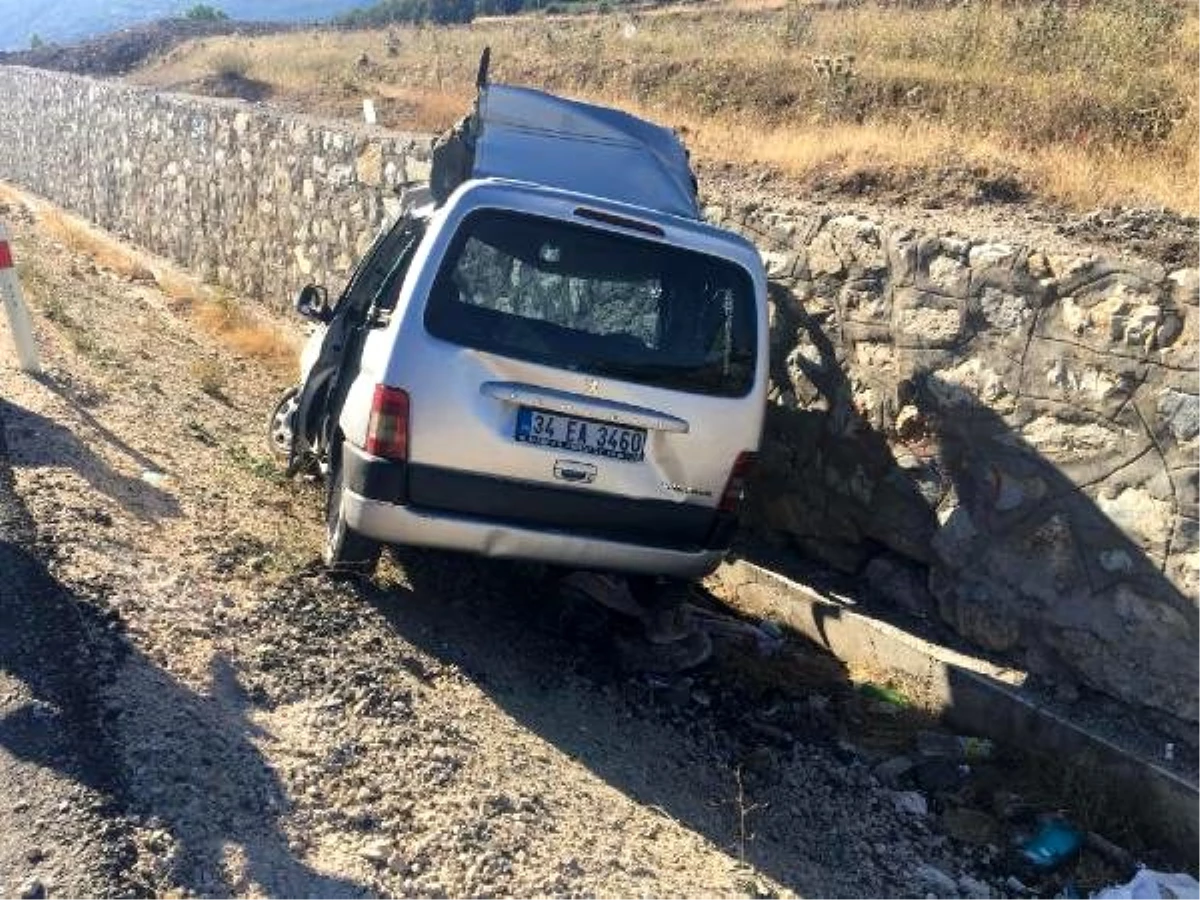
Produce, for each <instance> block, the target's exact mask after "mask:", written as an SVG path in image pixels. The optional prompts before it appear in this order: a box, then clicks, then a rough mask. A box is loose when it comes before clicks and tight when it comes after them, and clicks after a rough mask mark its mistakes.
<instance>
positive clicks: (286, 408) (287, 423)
mask: <svg viewBox="0 0 1200 900" xmlns="http://www.w3.org/2000/svg"><path fill="white" fill-rule="evenodd" d="M299 406H300V385H298V384H294V385H292V386H291V387H290V388H288V389H287V390H286V391H284V392H283V396H281V397H280V398H279V402H278V403H276V404H275V408H274V409H273V410H271V415H270V417H269V418H268V419H267V447H269V448H270V450H271V455H272V456H274V457H275V459H277V460H278V461H279V462H281V463H285V462H287V461H288V459H289V458H290V457H291V455H292V435H293V430H292V429H293V424H294V423H293V420H294V418H295V415H296V409H297V407H299Z"/></svg>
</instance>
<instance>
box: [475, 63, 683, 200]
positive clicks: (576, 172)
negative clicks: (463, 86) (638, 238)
mask: <svg viewBox="0 0 1200 900" xmlns="http://www.w3.org/2000/svg"><path fill="white" fill-rule="evenodd" d="M478 115H479V120H478V124H479V132H478V137H477V138H476V144H475V159H474V164H473V166H472V175H473V176H474V177H475V178H489V177H490V178H508V179H513V180H516V181H529V182H533V183H535V184H541V185H546V186H548V187H557V188H562V189H564V190H569V191H572V192H574V193H579V194H588V195H591V196H594V197H604V198H606V199H609V200H615V201H617V202H620V203H629V204H632V205H634V206H640V207H643V208H646V209H653V210H658V211H659V212H664V213H668V214H671V215H676V216H683V217H685V218H689V219H698V218H699V217H700V212H699V207H698V204H697V201H696V186H695V185H696V182H695V177H694V176H693V174H692V170H691V167H690V165H689V164H688V157H687V151H686V150H684V147H683V144H682V143H681V142H680V141H679V138H677V137H676V136H675V134H674V132H672V131H670V130H669V129H667V128H663V127H661V126H659V125H654V124H652V123H650V122H647V121H645V120H644V119H639V118H637V117H636V116H631V115H629V114H628V113H624V112H621V111H620V110H616V109H610V108H608V107H604V106H594V105H592V104H590V103H582V102H580V101H578V100H568V99H566V98H563V97H556V96H554V95H552V94H547V93H544V92H543V91H538V90H534V89H532V88H525V87H514V86H511V85H505V84H489V85H487V86H485V87H484V88H483V89H482V90H481V91H480V98H479V113H478Z"/></svg>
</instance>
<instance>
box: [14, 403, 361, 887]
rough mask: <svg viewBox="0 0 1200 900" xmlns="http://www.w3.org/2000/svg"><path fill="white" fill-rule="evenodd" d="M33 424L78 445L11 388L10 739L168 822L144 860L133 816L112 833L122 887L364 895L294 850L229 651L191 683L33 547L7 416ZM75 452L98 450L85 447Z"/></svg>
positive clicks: (148, 817) (118, 806) (128, 810)
mask: <svg viewBox="0 0 1200 900" xmlns="http://www.w3.org/2000/svg"><path fill="white" fill-rule="evenodd" d="M31 424H34V425H36V427H38V428H39V429H42V428H47V429H49V430H50V433H51V434H52V435H53V438H52V446H51V449H48V450H47V451H46V452H47V453H48V454H50V456H48V457H47V459H55V458H57V457H54V456H53V454H54V453H55V450H54V449H53V445H54V444H62V443H63V442H69V443H70V444H71V445H72V446H74V447H75V448H78V444H77V442H75V440H74V438H70V437H69V436H64V435H63V434H62V433H61V432H62V429H59V428H58V427H57V426H54V425H52V424H51V423H47V422H45V421H44V420H42V421H33V422H31V419H30V414H29V413H26V412H23V411H18V410H16V408H15V407H14V406H13V405H12V404H8V403H3V402H2V401H0V670H3V672H4V673H6V675H8V676H9V677H10V678H12V679H15V680H17V681H19V682H21V683H22V684H23V685H24V688H23V691H22V693H25V694H28V695H29V700H28V702H27V703H25V704H23V705H21V706H19V707H18V708H16V709H13V710H11V711H9V712H8V713H7V714H6V715H4V716H3V718H0V747H2V748H3V749H4V750H6V751H7V752H8V753H10V754H11V755H12V756H14V757H16V758H18V759H21V760H25V761H27V762H29V763H33V764H35V765H37V766H42V767H45V768H48V769H52V770H55V771H58V772H60V773H61V774H62V775H64V776H66V777H67V778H69V779H71V780H74V781H76V782H79V783H81V784H86V785H88V786H90V787H92V788H94V789H95V790H97V791H99V792H100V793H101V794H102V795H104V796H106V797H108V798H110V800H111V808H110V810H109V813H110V814H111V815H112V816H118V817H124V818H123V819H122V821H124V822H126V823H129V822H130V821H137V822H138V823H139V824H140V825H141V827H142V828H143V829H146V830H148V831H147V833H149V834H151V835H153V834H154V833H155V832H158V833H161V835H165V836H161V835H160V836H159V837H152V838H151V841H152V843H151V844H150V845H149V846H148V847H147V848H144V849H146V850H148V851H149V852H148V854H145V853H144V854H143V858H142V859H141V860H140V861H135V860H134V859H133V858H132V856H136V855H137V854H136V853H134V852H133V851H132V850H131V849H130V847H131V845H130V844H129V838H130V835H129V828H128V827H126V828H125V835H124V838H123V840H124V843H122V840H121V839H118V836H117V835H109V843H110V844H111V845H112V846H111V848H110V849H112V851H113V853H114V854H115V855H114V857H113V858H112V859H111V861H110V870H109V871H108V872H107V873H106V875H105V877H106V878H107V879H108V880H109V886H110V887H111V889H112V891H113V893H116V894H122V893H133V894H135V895H154V894H161V893H162V892H163V891H164V889H166V887H171V886H178V887H182V888H184V889H186V890H187V891H189V892H194V893H201V894H209V895H217V896H222V895H230V894H233V893H235V892H239V893H246V892H248V891H260V892H265V893H267V894H270V895H274V896H295V897H302V896H314V897H346V896H358V895H361V894H362V893H363V889H362V887H361V886H360V885H357V884H355V883H353V882H351V881H347V880H344V879H340V878H329V877H326V876H323V875H321V874H319V873H317V872H314V871H312V870H311V869H309V868H308V867H306V866H305V865H304V864H302V863H301V862H299V861H298V860H297V859H296V858H295V857H294V856H293V854H292V853H291V851H290V850H289V847H288V842H287V839H286V837H285V835H284V834H283V832H282V831H281V829H280V825H279V816H280V815H281V814H282V811H283V808H284V800H283V791H282V788H281V786H280V783H279V780H278V778H277V776H276V775H275V773H274V772H273V771H272V769H271V767H270V766H269V764H268V763H267V761H266V760H265V759H264V757H263V756H262V754H261V753H260V752H259V750H258V749H257V748H256V747H255V745H254V744H253V743H252V742H251V740H250V735H251V734H253V726H252V725H251V724H250V723H249V722H248V720H247V718H246V698H245V696H244V694H243V693H242V692H241V691H240V689H239V688H238V686H237V679H236V674H235V673H234V671H233V668H232V666H231V665H230V664H229V663H228V661H227V660H225V659H223V658H222V657H219V656H218V657H217V658H216V659H215V660H214V663H213V672H212V679H213V689H212V694H213V696H211V697H210V696H205V695H202V694H199V693H197V692H195V691H193V690H191V689H190V688H189V687H187V686H186V685H184V684H182V683H180V682H179V681H178V680H176V679H175V678H173V677H172V676H171V675H170V674H169V673H168V672H166V671H164V670H163V669H162V668H160V667H159V666H157V665H155V664H154V663H153V662H152V661H151V660H149V659H148V658H147V657H146V656H144V655H143V654H142V653H140V651H138V650H137V648H136V647H134V646H133V644H132V643H131V642H130V641H129V639H128V638H127V637H126V636H125V635H123V634H122V633H121V630H120V627H119V624H118V623H117V622H116V621H115V619H114V618H110V617H108V616H106V615H105V614H103V613H102V612H100V611H99V610H98V609H97V607H95V606H93V605H92V604H91V603H90V602H88V601H87V600H86V599H84V598H81V597H79V596H76V595H74V594H73V593H71V592H70V591H69V590H68V589H66V588H65V587H64V586H63V585H62V584H60V583H59V582H57V581H56V580H55V578H54V577H53V575H52V574H50V572H48V571H47V569H46V567H45V565H44V564H43V563H42V561H41V560H40V559H38V558H37V556H36V555H35V554H34V553H33V552H32V551H31V550H30V548H29V547H30V545H29V540H30V536H31V532H32V522H31V521H30V519H29V517H28V515H27V513H26V512H25V510H24V508H23V506H22V505H21V503H20V501H19V499H18V498H17V497H16V495H15V492H14V489H13V483H12V477H11V471H10V470H9V469H8V463H7V461H6V457H5V445H4V440H3V438H4V429H5V428H8V429H12V428H20V427H27V426H29V425H31ZM71 459H74V460H79V459H85V460H87V459H88V457H86V456H81V455H80V454H79V452H78V451H77V450H76V451H75V452H73V453H72V455H71ZM91 464H94V465H97V466H99V465H101V464H99V463H98V462H97V461H96V460H94V459H91ZM142 487H143V488H144V487H145V486H142ZM145 489H148V488H145ZM3 789H4V785H2V784H0V791H2V790H3ZM4 802H7V801H4ZM229 845H234V846H235V847H237V848H239V849H238V850H237V851H235V852H236V853H237V855H239V856H240V857H241V860H242V862H241V864H240V865H239V866H237V867H236V868H238V869H239V870H240V872H239V873H238V874H237V875H236V876H232V875H231V874H230V872H229V871H228V867H227V866H226V865H225V861H226V858H227V854H228V852H229V851H228V849H227V848H228V846H229ZM147 856H148V858H147Z"/></svg>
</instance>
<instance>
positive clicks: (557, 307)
mask: <svg viewBox="0 0 1200 900" xmlns="http://www.w3.org/2000/svg"><path fill="white" fill-rule="evenodd" d="M663 237H664V236H663V233H662V230H661V229H659V228H657V227H656V226H654V225H652V224H648V223H641V222H636V221H631V220H630V221H627V220H622V219H621V218H620V217H619V216H613V215H611V214H607V213H602V212H599V211H593V210H588V209H586V208H580V209H576V210H575V215H574V216H573V217H572V219H571V220H570V221H567V220H563V219H561V218H555V217H550V216H541V215H534V214H531V213H527V212H516V211H511V210H501V209H493V208H481V209H476V210H474V211H472V212H470V213H468V214H467V215H466V216H465V218H464V219H463V220H462V221H461V223H460V224H459V226H458V228H457V230H456V232H455V234H454V237H453V238H452V240H451V241H450V243H449V246H448V247H447V249H446V252H445V253H444V254H443V256H442V259H441V263H440V266H439V268H438V272H437V276H436V278H435V280H434V281H433V283H432V287H431V290H430V292H429V295H428V300H427V303H426V305H425V308H424V314H423V326H424V332H425V334H424V337H425V338H426V339H425V340H424V341H423V342H415V341H414V342H409V341H405V342H403V343H404V348H400V347H398V352H399V353H400V355H401V356H402V357H404V359H403V360H402V363H401V364H402V366H403V368H404V370H405V372H406V373H408V374H407V375H406V377H405V380H413V379H415V387H414V390H413V411H412V417H411V422H412V425H411V427H412V438H411V449H410V474H409V494H410V500H411V502H413V503H414V504H416V505H424V506H430V507H434V508H438V509H442V510H448V511H456V512H461V513H465V514H471V515H478V516H485V517H488V518H492V519H503V520H510V521H515V522H520V523H528V524H536V525H541V526H545V527H560V528H564V529H568V530H570V531H572V532H576V533H578V532H580V531H584V532H590V533H601V534H603V536H605V537H612V538H614V539H624V540H638V541H644V542H650V543H658V544H663V545H667V544H670V545H682V546H688V547H694V546H708V545H710V543H711V541H712V540H714V539H715V538H714V528H715V527H716V524H717V519H718V518H719V507H720V506H721V501H722V497H723V494H724V493H725V490H726V487H727V485H728V483H729V480H730V475H731V471H732V470H733V468H734V466H735V463H736V461H737V460H738V458H739V456H740V455H741V454H743V453H744V452H746V451H751V450H754V449H755V448H756V447H757V445H758V438H759V431H760V429H761V423H762V397H761V394H762V390H761V387H762V386H761V379H762V378H763V373H762V372H761V371H760V370H761V369H762V368H765V366H763V365H762V364H761V362H760V359H759V356H760V353H759V351H760V348H759V345H758V344H759V340H760V337H759V330H760V327H759V326H760V321H759V320H760V315H761V312H762V310H761V305H760V304H761V300H760V298H759V297H758V296H757V288H756V283H755V279H754V278H753V277H752V276H751V274H750V273H749V272H748V271H747V269H746V268H744V267H743V266H742V265H741V264H739V263H737V262H734V261H732V260H730V259H728V258H722V257H720V256H717V255H713V254H709V253H704V252H699V251H697V250H693V249H687V248H684V247H680V246H676V245H674V244H672V243H669V242H667V241H666V240H664V239H663ZM430 338H432V340H429V339H430ZM431 367H432V368H435V369H436V373H437V374H436V377H431V375H432V373H431V372H430V371H429V369H430V368H431Z"/></svg>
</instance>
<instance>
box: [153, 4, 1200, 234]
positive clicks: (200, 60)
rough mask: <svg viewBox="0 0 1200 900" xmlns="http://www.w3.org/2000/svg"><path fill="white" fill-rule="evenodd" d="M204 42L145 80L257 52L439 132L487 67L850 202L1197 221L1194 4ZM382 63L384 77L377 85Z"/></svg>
mask: <svg viewBox="0 0 1200 900" xmlns="http://www.w3.org/2000/svg"><path fill="white" fill-rule="evenodd" d="M385 41H386V37H385V34H384V33H382V32H378V31H375V32H372V31H360V32H332V31H316V32H303V33H292V34H285V35H274V36H269V37H258V38H254V39H245V38H235V37H231V38H219V39H206V40H204V41H200V42H197V43H194V44H190V45H185V46H184V47H181V48H178V49H177V50H176V51H174V52H173V53H171V54H170V55H169V56H168V57H167V58H166V59H164V60H162V61H160V62H159V63H157V64H155V65H153V66H152V67H151V68H149V69H147V70H144V71H142V72H140V73H138V74H137V75H136V76H135V80H138V81H142V82H148V83H154V84H159V85H176V86H178V85H186V84H188V83H189V82H192V81H195V80H197V79H199V78H201V77H202V76H203V75H204V74H206V73H207V72H209V71H212V68H213V66H214V65H215V64H216V62H217V61H219V60H220V59H221V57H222V55H223V54H227V53H229V52H230V50H231V48H232V49H241V50H244V51H245V52H246V53H247V54H248V55H249V57H250V59H251V65H250V68H249V71H248V72H247V74H248V75H249V76H250V77H252V78H255V79H258V80H261V81H264V82H266V83H268V84H270V85H271V87H272V90H273V93H274V95H275V96H276V97H279V98H281V99H283V100H285V101H287V100H291V101H293V102H295V103H297V104H300V105H303V107H304V108H306V109H315V110H317V111H319V112H324V113H327V114H337V115H345V116H348V117H357V116H358V115H359V114H360V113H359V110H360V109H361V99H362V97H365V96H371V97H375V98H376V99H377V104H378V106H379V108H380V113H381V116H382V118H383V120H384V122H385V123H386V124H389V125H392V126H395V127H402V128H422V129H431V128H432V129H436V128H442V127H445V126H446V125H449V124H450V123H451V122H452V121H453V120H454V119H456V118H457V117H458V116H460V115H461V114H462V112H463V111H464V110H465V108H466V105H467V103H468V102H469V101H470V98H471V94H472V84H473V78H474V73H475V66H476V64H477V61H478V58H479V53H480V52H481V51H482V49H483V47H484V46H491V47H492V48H493V74H494V77H495V78H497V79H498V80H505V81H511V82H515V83H523V84H531V85H537V86H542V87H546V88H549V89H551V90H555V91H561V92H564V93H568V94H571V95H575V96H580V97H583V98H587V99H593V100H596V101H599V102H604V103H614V104H618V105H620V106H622V107H624V108H627V109H631V110H634V111H637V112H640V113H643V114H646V115H649V116H651V117H653V118H655V119H658V120H660V121H663V122H665V123H667V124H670V125H673V126H676V127H681V128H683V129H686V135H687V139H688V142H689V144H690V145H691V146H692V147H693V148H694V150H695V151H696V153H697V155H698V156H699V157H700V158H702V159H704V160H709V161H717V162H733V163H762V164H768V165H772V166H775V167H778V168H779V169H781V170H783V171H785V172H788V173H790V174H793V175H797V176H800V177H807V178H819V179H829V178H833V179H834V180H837V179H839V178H847V177H853V176H854V175H855V173H860V172H866V173H868V174H878V173H880V172H882V173H884V175H885V176H886V177H887V178H890V179H892V180H895V181H898V182H899V181H903V180H904V179H915V180H916V181H917V182H919V181H920V179H922V178H938V177H941V173H944V172H946V171H948V170H949V171H953V170H962V171H982V172H984V173H985V177H992V176H995V175H997V174H1001V175H1011V176H1013V177H1015V178H1016V179H1017V180H1018V181H1019V183H1020V184H1021V185H1023V186H1024V188H1025V189H1026V190H1027V191H1028V192H1029V193H1031V194H1033V195H1035V196H1039V197H1042V198H1044V199H1049V200H1052V201H1057V202H1059V203H1062V204H1064V205H1067V206H1070V207H1074V208H1081V207H1092V206H1096V205H1101V204H1111V203H1127V204H1141V205H1145V204H1150V205H1161V206H1166V207H1169V208H1174V209H1178V210H1181V211H1185V212H1195V211H1196V207H1197V185H1198V184H1200V174H1198V173H1200V169H1198V165H1197V141H1198V134H1200V127H1198V124H1197V123H1198V116H1197V96H1196V94H1197V92H1196V71H1197V56H1198V53H1197V43H1198V39H1197V16H1196V10H1195V8H1194V6H1189V5H1184V4H1181V3H1178V2H1176V0H1144V2H1142V0H1094V2H1091V3H1089V4H1072V5H1070V6H1065V5H1063V4H1061V3H1059V2H1058V0H1048V2H1039V3H1037V4H1018V3H1009V4H1003V5H1002V4H1000V3H998V2H995V3H993V2H988V0H982V2H979V3H973V4H969V5H966V4H964V5H961V6H956V7H942V6H938V7H933V8H911V7H898V6H886V7H884V6H874V5H863V6H859V7H855V8H849V9H832V8H823V7H816V6H806V5H802V4H800V3H799V2H797V0H791V2H788V3H787V4H786V5H785V6H783V8H770V4H769V3H767V2H763V0H735V2H732V3H731V5H728V6H723V7H707V8H704V9H697V8H695V7H684V8H673V9H666V10H660V11H656V12H655V13H654V14H634V15H629V14H614V15H607V16H602V15H590V16H574V17H532V16H530V17H519V18H506V19H487V20H481V21H479V22H476V23H474V24H473V25H471V26H467V27H453V28H433V27H427V28H421V29H415V28H409V29H401V30H400V40H399V52H398V54H397V55H396V56H389V55H388V53H387V50H386V43H385ZM363 54H366V56H367V57H368V59H369V63H368V64H367V65H365V66H363V65H360V64H359V60H360V58H361V57H362V56H363Z"/></svg>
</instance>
